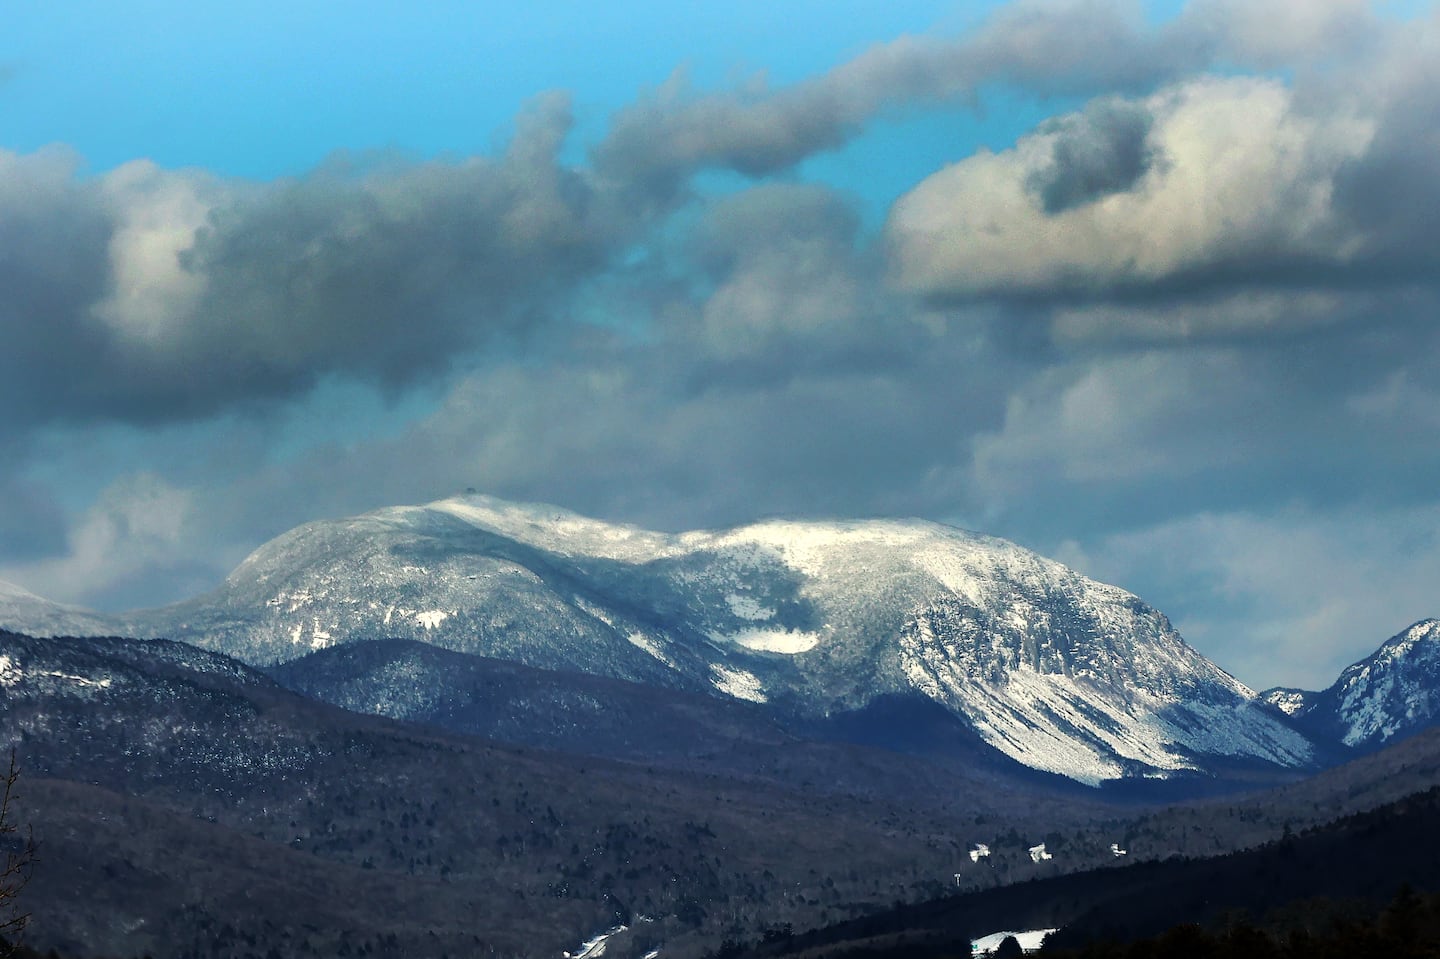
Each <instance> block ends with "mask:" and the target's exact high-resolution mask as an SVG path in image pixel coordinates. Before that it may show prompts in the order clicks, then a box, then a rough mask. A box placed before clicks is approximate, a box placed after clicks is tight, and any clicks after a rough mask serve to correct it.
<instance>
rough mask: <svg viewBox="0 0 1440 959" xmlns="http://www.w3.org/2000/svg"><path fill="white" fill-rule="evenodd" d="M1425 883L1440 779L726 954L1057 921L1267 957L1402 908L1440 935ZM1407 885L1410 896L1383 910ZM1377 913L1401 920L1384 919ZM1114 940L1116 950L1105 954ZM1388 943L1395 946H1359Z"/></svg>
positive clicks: (1366, 933) (872, 951) (1436, 863)
mask: <svg viewBox="0 0 1440 959" xmlns="http://www.w3.org/2000/svg"><path fill="white" fill-rule="evenodd" d="M1415 890H1422V891H1426V892H1430V893H1437V892H1440V788H1432V789H1429V790H1426V791H1425V792H1423V793H1419V794H1416V795H1413V796H1410V797H1407V798H1406V799H1403V800H1401V801H1399V802H1396V803H1392V804H1389V805H1386V806H1383V807H1381V808H1379V809H1374V810H1371V811H1369V812H1366V813H1361V814H1357V815H1353V816H1348V817H1345V818H1343V819H1341V820H1339V821H1337V822H1334V823H1331V824H1328V825H1324V826H1320V827H1315V828H1311V829H1307V830H1304V831H1301V832H1287V833H1286V834H1285V835H1284V836H1282V837H1281V838H1280V839H1278V840H1275V841H1273V842H1270V843H1267V844H1265V845H1264V846H1261V847H1259V848H1256V849H1249V850H1244V851H1240V852H1235V853H1231V854H1228V855H1224V856H1215V857H1210V858H1207V859H1184V858H1178V857H1177V858H1175V859H1172V860H1168V861H1161V862H1144V863H1137V864H1135V865H1132V866H1127V867H1125V868H1121V869H1110V870H1103V871H1099V872H1086V873H1076V874H1072V875H1068V876H1062V877H1057V878H1053V879H1044V880H1035V881H1030V882H1022V883H1017V884H1014V885H1011V886H1007V887H1004V888H1000V889H995V890H989V891H986V892H980V893H973V894H969V895H957V896H947V897H944V898H942V899H938V900H934V901H931V902H927V903H920V904H913V905H902V906H898V907H896V908H893V909H891V910H888V911H885V912H882V913H877V914H874V915H871V916H866V917H863V918H860V919H856V920H851V921H847V922H844V923H840V924H837V925H834V926H831V927H828V928H822V929H818V930H814V931H812V932H808V933H803V934H794V933H792V932H790V931H788V930H779V931H775V930H772V931H771V932H770V933H769V934H768V935H766V936H764V937H762V938H761V940H760V941H759V942H758V943H754V944H752V945H751V946H749V947H747V948H741V947H740V946H739V945H737V944H733V943H732V944H731V945H730V947H729V948H728V949H725V950H722V951H723V952H725V953H726V954H735V955H741V954H743V955H746V956H752V957H762V956H764V957H779V956H805V957H807V959H818V957H827V956H828V957H840V956H846V957H860V956H870V957H876V959H878V957H899V956H904V957H915V959H921V957H930V956H946V955H958V954H962V951H968V944H969V942H970V941H971V940H972V939H975V938H978V937H980V936H984V935H988V934H990V933H994V932H997V931H1000V930H1005V929H1048V928H1057V929H1058V930H1059V931H1057V932H1056V933H1054V934H1052V935H1051V936H1050V937H1049V939H1048V940H1047V949H1046V951H1047V952H1050V951H1052V950H1054V951H1060V950H1066V953H1065V954H1074V955H1082V954H1083V955H1087V956H1088V955H1092V954H1098V955H1136V956H1145V955H1165V956H1172V957H1173V956H1191V955H1194V956H1208V955H1216V956H1224V955H1231V954H1232V953H1230V952H1227V951H1225V950H1226V949H1227V948H1230V947H1231V946H1237V947H1238V945H1239V944H1241V943H1242V940H1243V942H1244V943H1249V944H1250V946H1253V947H1254V948H1255V949H1260V950H1262V951H1260V952H1258V953H1254V954H1260V955H1268V954H1272V953H1266V952H1264V951H1263V949H1265V948H1273V949H1279V948H1281V946H1282V945H1284V944H1286V943H1309V944H1311V945H1314V944H1315V942H1317V941H1319V940H1323V939H1324V938H1325V937H1326V936H1329V935H1332V934H1333V935H1334V936H1337V937H1338V939H1337V941H1338V940H1339V939H1343V940H1346V941H1349V940H1350V939H1351V938H1353V937H1358V938H1359V940H1363V941H1366V942H1372V943H1373V942H1379V941H1380V939H1377V938H1375V937H1381V938H1383V936H1385V935H1391V934H1393V933H1394V932H1395V930H1396V929H1397V928H1399V927H1398V926H1397V925H1396V923H1397V922H1398V921H1399V920H1397V919H1396V916H1397V915H1399V914H1400V913H1404V914H1405V915H1406V916H1409V917H1410V918H1409V919H1406V920H1405V922H1406V923H1412V924H1414V925H1415V926H1416V927H1417V929H1418V928H1419V927H1424V929H1427V930H1429V931H1428V932H1427V933H1426V935H1429V936H1431V937H1432V938H1431V939H1430V941H1431V942H1440V938H1435V937H1436V935H1437V934H1440V925H1437V922H1440V898H1436V897H1434V896H1429V897H1425V898H1423V899H1421V898H1417V897H1415V896H1414V891H1415ZM1397 895H1400V897H1401V898H1400V899H1399V900H1398V903H1397V904H1396V905H1393V906H1392V907H1391V910H1390V911H1389V912H1384V909H1385V904H1386V903H1387V902H1390V901H1391V900H1394V899H1395V897H1396V896H1397ZM1376 917H1389V918H1387V919H1385V920H1384V921H1383V922H1380V923H1379V924H1378V925H1377V924H1376V923H1375V922H1373V921H1372V920H1375V919H1376ZM1337 922H1338V923H1341V925H1340V926H1338V927H1337V926H1336V923H1337ZM1347 922H1348V923H1350V925H1345V923H1347ZM1367 922H1368V923H1369V925H1365V923H1367ZM1357 923H1359V925H1357ZM1405 928H1407V929H1408V928H1410V926H1409V925H1407V926H1406V927H1405ZM1387 930H1388V931H1387ZM1415 934H1416V935H1419V932H1417V933H1415ZM1256 937H1259V938H1256ZM1367 937H1369V938H1367ZM1261 939H1264V943H1262V942H1261V941H1260V940H1261ZM1144 940H1153V941H1152V942H1150V943H1149V944H1148V945H1146V946H1142V947H1137V948H1138V949H1139V950H1140V951H1138V952H1135V953H1130V952H1126V951H1125V950H1124V949H1122V948H1121V944H1125V943H1135V942H1140V941H1144ZM1252 940H1253V942H1252ZM1196 943H1199V944H1201V945H1197V946H1195V948H1196V949H1202V950H1211V951H1192V950H1191V948H1190V945H1191V944H1196ZM1265 943H1268V944H1269V945H1265ZM1107 944H1108V945H1107ZM1102 946H1103V947H1104V950H1105V951H1100V952H1098V953H1097V952H1094V951H1093V950H1095V949H1099V948H1100V947H1102ZM1182 946H1183V948H1182ZM1246 948H1249V946H1247V947H1246ZM1287 948H1288V947H1287ZM1147 949H1153V950H1155V951H1145V950H1147ZM1167 950H1168V951H1167ZM1242 954H1247V955H1248V954H1251V953H1242ZM1300 954H1304V953H1303V952H1302V953H1300ZM1322 954H1328V953H1322ZM1382 954H1390V953H1378V952H1361V953H1352V955H1382ZM1394 954H1396V955H1400V954H1406V953H1394ZM1416 954H1425V953H1416Z"/></svg>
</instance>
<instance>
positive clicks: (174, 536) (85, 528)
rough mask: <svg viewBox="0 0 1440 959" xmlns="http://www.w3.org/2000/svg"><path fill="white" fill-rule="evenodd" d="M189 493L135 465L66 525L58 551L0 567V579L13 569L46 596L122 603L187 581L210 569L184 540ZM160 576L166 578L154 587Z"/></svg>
mask: <svg viewBox="0 0 1440 959" xmlns="http://www.w3.org/2000/svg"><path fill="white" fill-rule="evenodd" d="M194 502H195V493H194V492H193V491H190V490H185V489H181V488H178V487H175V486H172V485H170V484H169V483H167V482H165V481H164V480H163V479H162V478H160V477H159V476H157V475H155V474H153V473H136V474H130V475H127V476H123V477H120V478H118V479H116V480H115V481H114V482H112V483H111V484H110V485H109V486H108V487H107V488H106V489H105V491H104V492H103V493H102V494H101V496H100V497H99V499H98V500H97V501H96V502H95V503H94V504H93V505H92V506H91V507H90V508H89V509H88V510H86V512H85V514H84V516H83V517H82V518H81V520H80V522H79V523H77V524H75V525H74V526H73V527H72V528H71V529H70V531H69V534H68V537H67V543H66V548H65V550H63V551H62V552H61V553H59V554H58V555H55V556H52V557H49V558H45V559H41V560H38V561H35V562H31V563H25V564H20V565H11V566H5V567H0V579H4V578H7V577H9V576H12V575H13V576H15V577H16V578H17V579H23V581H24V582H26V583H27V584H28V585H29V588H31V589H33V590H36V591H38V592H39V594H40V595H42V596H45V597H46V598H55V599H59V600H62V601H67V600H73V599H77V598H83V599H84V601H85V602H88V603H94V604H96V605H100V606H106V605H110V603H109V602H107V599H108V598H109V597H110V596H112V595H119V596H123V597H125V599H126V600H127V602H126V605H132V603H131V602H129V601H130V600H134V601H135V602H134V603H133V605H141V604H143V603H144V602H145V596H146V594H147V592H148V593H149V595H150V597H151V598H152V600H153V599H154V598H158V597H159V596H164V595H165V593H168V592H169V590H170V589H173V588H175V586H177V585H179V586H181V587H182V588H188V589H192V590H193V589H195V588H196V586H197V585H198V584H199V583H203V582H205V580H206V579H208V578H209V576H210V575H213V570H212V569H210V568H209V567H208V566H206V565H205V564H203V563H200V564H197V563H196V557H195V556H194V555H193V552H192V551H193V550H194V546H193V544H192V543H189V542H187V536H186V534H187V531H188V530H187V527H188V526H189V525H190V524H191V522H192V520H193V510H194ZM161 576H165V577H169V578H172V579H173V580H174V582H172V583H170V584H167V585H166V587H165V591H164V592H161V593H156V592H155V591H154V587H153V585H152V586H151V587H150V589H149V590H147V589H146V586H145V584H146V583H147V582H148V583H152V584H153V583H154V581H155V580H156V579H158V578H160V577H161Z"/></svg>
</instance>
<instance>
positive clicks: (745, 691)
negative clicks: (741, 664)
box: [710, 663, 769, 703]
mask: <svg viewBox="0 0 1440 959" xmlns="http://www.w3.org/2000/svg"><path fill="white" fill-rule="evenodd" d="M710 677H711V678H710V682H711V683H712V684H713V685H714V687H715V688H716V689H718V690H720V691H721V692H722V693H724V694H725V695H727V696H734V697H735V698H736V699H748V700H749V701H750V702H752V703H763V702H765V701H766V700H767V699H769V697H768V696H766V695H765V688H764V686H762V685H761V683H760V679H759V677H757V676H756V675H755V674H754V673H750V672H746V671H745V670H743V669H731V668H729V667H728V666H722V665H720V664H719V663H716V664H714V665H713V666H711V667H710Z"/></svg>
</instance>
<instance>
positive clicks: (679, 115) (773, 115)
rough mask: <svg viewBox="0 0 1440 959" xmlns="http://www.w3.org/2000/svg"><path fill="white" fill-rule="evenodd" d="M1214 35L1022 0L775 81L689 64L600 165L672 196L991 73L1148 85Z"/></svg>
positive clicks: (620, 119) (645, 101)
mask: <svg viewBox="0 0 1440 959" xmlns="http://www.w3.org/2000/svg"><path fill="white" fill-rule="evenodd" d="M1212 47H1213V42H1212V39H1211V38H1210V37H1209V36H1208V35H1207V36H1206V37H1205V38H1204V40H1203V42H1199V43H1194V42H1191V40H1190V38H1189V37H1188V36H1187V35H1185V34H1171V33H1167V32H1164V31H1156V30H1152V29H1149V28H1147V27H1146V25H1145V24H1144V22H1143V19H1142V18H1141V16H1140V15H1139V12H1138V11H1137V10H1134V9H1132V8H1130V7H1128V6H1125V5H1122V4H1118V3H1106V2H1080V3H1064V4H1039V3H1021V4H1017V5H1015V6H1013V7H1010V8H1006V9H1004V10H1002V11H1001V12H1000V13H999V14H997V15H996V16H995V17H994V18H992V19H991V20H990V22H989V23H987V24H986V25H985V26H984V27H983V28H982V29H980V30H979V31H977V32H975V33H974V34H971V35H967V36H965V37H962V38H959V39H955V40H949V41H944V40H936V39H933V38H916V37H902V38H900V39H898V40H895V41H892V42H890V43H887V44H882V45H879V46H876V47H873V48H871V49H870V50H868V51H866V52H865V53H863V54H861V55H860V56H858V57H856V58H855V59H853V60H851V61H849V62H847V63H844V64H842V65H840V66H839V67H836V68H835V69H834V70H832V71H830V72H829V73H826V74H824V75H823V76H820V77H818V78H816V79H814V80H810V81H806V82H804V83H800V84H797V85H795V86H791V87H785V88H781V89H778V90H772V89H770V88H769V87H768V85H767V84H766V83H765V80H764V78H763V77H757V78H755V79H754V80H753V81H752V82H751V84H750V85H749V86H748V87H746V88H742V89H739V90H734V91H728V92H723V93H696V92H695V91H693V90H692V89H691V88H690V86H689V85H688V83H687V81H686V78H685V75H684V74H683V73H679V74H676V75H675V76H674V77H672V78H671V79H670V80H669V81H668V82H667V83H665V84H664V85H662V86H661V87H659V88H658V89H656V90H654V91H652V92H650V93H649V94H647V95H646V96H644V97H642V98H641V99H640V100H639V101H637V102H636V103H635V104H634V105H632V106H630V107H627V108H625V109H624V110H621V111H619V112H618V113H617V114H616V115H615V116H614V117H613V118H612V120H611V125H610V130H609V132H608V134H607V136H606V137H605V139H604V140H603V141H602V142H601V143H600V144H598V146H597V147H596V148H595V150H594V162H595V165H596V168H597V170H599V171H600V172H601V173H602V174H603V175H606V176H608V177H610V178H612V179H613V180H615V181H616V182H621V183H625V184H629V185H630V187H631V189H632V190H635V191H638V192H641V193H646V194H652V195H658V196H661V197H667V196H669V195H670V194H671V193H673V192H674V191H675V190H677V189H679V188H681V187H682V186H683V185H684V184H685V183H686V182H687V181H688V180H689V178H690V177H691V176H693V175H694V174H695V173H696V172H698V171H701V170H705V169H711V168H719V169H727V170H733V171H736V172H738V173H742V174H745V175H746V176H751V177H761V176H766V175H769V174H773V173H777V172H781V171H783V170H786V169H789V168H790V167H793V166H794V165H795V164H797V163H799V162H800V161H801V160H804V159H805V158H807V157H809V156H811V155H813V154H815V153H817V152H821V151H825V150H832V149H836V148H838V147H840V146H843V145H844V144H845V143H847V142H848V141H849V140H850V139H852V138H853V137H854V136H856V135H857V134H858V133H859V132H860V131H861V130H862V129H864V127H865V125H866V124H867V123H868V122H869V121H870V120H872V119H874V117H875V116H876V115H877V114H881V113H884V112H886V111H893V110H896V109H902V108H906V107H912V106H915V105H917V104H927V103H928V104H936V103H944V102H950V101H965V102H973V101H974V99H975V97H976V96H977V94H978V92H979V91H980V89H981V88H982V87H983V86H984V85H985V84H989V83H1009V84H1015V85H1018V86H1021V87H1024V88H1027V89H1029V90H1032V91H1035V92H1039V93H1041V94H1046V95H1050V94H1077V93H1086V92H1094V91H1097V90H1116V89H1119V90H1140V89H1144V88H1146V87H1148V86H1151V85H1153V84H1155V83H1157V82H1159V81H1161V80H1164V79H1166V78H1169V77H1173V76H1176V75H1179V74H1182V73H1184V72H1186V71H1188V70H1191V69H1194V68H1196V67H1198V66H1200V65H1202V64H1203V63H1205V62H1207V60H1208V59H1210V58H1211V57H1212V56H1214V53H1215V51H1214V50H1213V49H1212Z"/></svg>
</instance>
